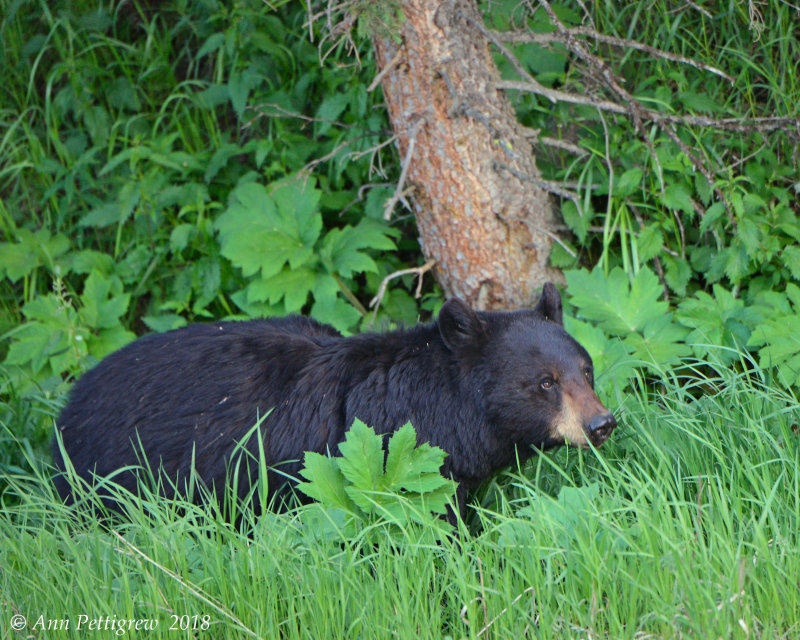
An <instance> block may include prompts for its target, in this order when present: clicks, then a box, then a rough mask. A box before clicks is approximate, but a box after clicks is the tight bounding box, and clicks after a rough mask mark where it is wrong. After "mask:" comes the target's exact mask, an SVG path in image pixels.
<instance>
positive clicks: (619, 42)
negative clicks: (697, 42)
mask: <svg viewBox="0 0 800 640" xmlns="http://www.w3.org/2000/svg"><path fill="white" fill-rule="evenodd" d="M493 33H494V34H495V36H497V39H498V40H500V41H502V42H514V43H533V44H540V45H543V46H547V45H551V44H553V43H560V44H566V43H567V42H568V40H569V39H570V38H573V37H575V36H585V37H588V38H592V39H593V40H596V41H597V42H603V43H605V44H610V45H611V46H614V47H619V48H621V49H635V50H637V51H643V52H645V53H647V54H649V55H651V56H653V57H654V58H663V59H664V60H670V61H672V62H679V63H681V64H685V65H689V66H691V67H694V68H695V69H700V70H701V71H708V72H709V73H713V74H715V75H718V76H720V77H721V78H725V80H727V81H728V82H729V83H731V84H733V83H734V79H733V78H732V77H731V76H729V75H728V74H727V73H725V72H724V71H722V70H720V69H717V68H716V67H712V66H711V65H708V64H705V63H703V62H698V61H697V60H693V59H692V58H687V57H685V56H679V55H677V54H675V53H670V52H669V51H662V50H661V49H657V48H656V47H653V46H650V45H648V44H644V43H642V42H639V41H638V40H630V39H628V38H618V37H616V36H608V35H605V34H603V33H598V32H597V31H595V30H594V29H592V28H590V27H572V28H569V29H565V30H564V32H563V33H562V32H559V31H553V32H551V33H534V32H532V31H523V30H515V31H494V32H493Z"/></svg>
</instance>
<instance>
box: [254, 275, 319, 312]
mask: <svg viewBox="0 0 800 640" xmlns="http://www.w3.org/2000/svg"><path fill="white" fill-rule="evenodd" d="M316 277H317V274H316V272H315V271H312V270H311V269H307V268H300V269H295V270H292V269H289V268H284V269H283V270H282V271H281V272H280V273H277V274H275V275H274V276H271V277H269V278H265V279H263V280H255V281H253V282H251V283H250V285H249V286H248V288H247V290H248V300H249V301H250V302H263V301H265V300H266V301H268V302H269V303H270V304H277V303H278V302H280V300H281V299H282V298H283V299H284V301H285V305H286V311H287V312H288V313H293V312H298V311H300V310H301V309H302V308H303V305H305V303H306V301H307V300H308V294H309V293H310V292H311V289H312V287H313V286H314V282H315V281H316Z"/></svg>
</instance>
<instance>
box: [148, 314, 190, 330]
mask: <svg viewBox="0 0 800 640" xmlns="http://www.w3.org/2000/svg"><path fill="white" fill-rule="evenodd" d="M142 322H144V323H145V324H146V325H147V327H148V328H149V329H151V330H152V331H156V332H158V333H164V332H165V331H172V329H177V328H178V327H185V326H186V318H184V317H183V316H179V315H178V314H177V313H164V314H161V315H158V316H144V317H142Z"/></svg>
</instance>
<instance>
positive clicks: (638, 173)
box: [614, 168, 644, 198]
mask: <svg viewBox="0 0 800 640" xmlns="http://www.w3.org/2000/svg"><path fill="white" fill-rule="evenodd" d="M643 175H644V172H643V171H642V170H641V169H639V168H633V169H628V170H627V171H626V172H625V173H623V174H622V175H621V176H620V177H619V179H618V180H616V181H615V182H614V195H615V196H617V197H618V198H625V197H627V196H629V195H631V194H632V193H633V192H634V191H635V190H636V189H637V188H639V186H640V185H641V183H642V176H643Z"/></svg>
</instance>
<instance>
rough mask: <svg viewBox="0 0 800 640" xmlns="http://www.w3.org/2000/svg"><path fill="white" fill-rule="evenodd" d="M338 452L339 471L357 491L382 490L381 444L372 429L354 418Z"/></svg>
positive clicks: (379, 438)
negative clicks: (339, 454) (339, 455)
mask: <svg viewBox="0 0 800 640" xmlns="http://www.w3.org/2000/svg"><path fill="white" fill-rule="evenodd" d="M339 451H341V453H342V457H341V458H338V460H339V469H341V471H342V473H343V474H344V477H345V478H347V479H348V480H349V481H350V482H351V483H353V485H354V486H355V487H356V488H357V489H364V490H370V491H374V490H377V489H380V488H382V487H381V479H382V476H383V443H382V441H381V437H380V436H379V435H377V434H376V433H375V431H374V430H373V429H372V427H368V426H367V425H366V424H364V423H363V422H362V421H361V420H359V419H358V418H356V420H355V421H354V422H353V426H352V427H350V430H349V431H348V432H347V435H346V437H345V441H344V442H342V443H341V444H340V445H339ZM359 506H361V505H359Z"/></svg>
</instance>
